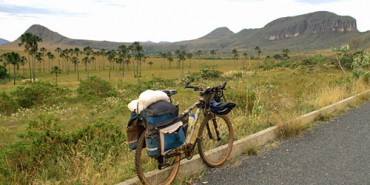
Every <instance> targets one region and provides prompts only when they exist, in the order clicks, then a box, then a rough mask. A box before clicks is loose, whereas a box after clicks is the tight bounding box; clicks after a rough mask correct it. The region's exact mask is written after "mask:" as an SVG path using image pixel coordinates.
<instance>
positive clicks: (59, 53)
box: [55, 47, 62, 68]
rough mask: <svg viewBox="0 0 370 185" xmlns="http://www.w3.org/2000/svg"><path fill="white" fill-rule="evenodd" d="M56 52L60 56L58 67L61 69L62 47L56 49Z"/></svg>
mask: <svg viewBox="0 0 370 185" xmlns="http://www.w3.org/2000/svg"><path fill="white" fill-rule="evenodd" d="M55 52H56V53H58V56H59V63H58V67H59V68H61V66H60V58H61V57H62V56H61V54H62V49H61V48H60V47H57V48H56V49H55Z"/></svg>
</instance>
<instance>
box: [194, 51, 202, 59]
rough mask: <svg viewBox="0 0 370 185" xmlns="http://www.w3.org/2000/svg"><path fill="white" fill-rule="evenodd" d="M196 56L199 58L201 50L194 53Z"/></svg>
mask: <svg viewBox="0 0 370 185" xmlns="http://www.w3.org/2000/svg"><path fill="white" fill-rule="evenodd" d="M195 55H196V56H198V57H199V58H200V56H201V55H202V50H198V51H197V52H196V53H195Z"/></svg>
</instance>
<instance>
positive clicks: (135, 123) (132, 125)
mask: <svg viewBox="0 0 370 185" xmlns="http://www.w3.org/2000/svg"><path fill="white" fill-rule="evenodd" d="M144 130H145V128H144V127H143V126H142V125H141V119H140V118H139V115H137V114H136V113H135V112H132V113H131V117H130V120H129V122H128V125H127V128H126V135H127V142H128V147H129V148H130V149H131V150H135V149H136V145H137V142H138V140H139V137H140V136H141V134H142V133H143V132H144ZM144 147H145V146H144Z"/></svg>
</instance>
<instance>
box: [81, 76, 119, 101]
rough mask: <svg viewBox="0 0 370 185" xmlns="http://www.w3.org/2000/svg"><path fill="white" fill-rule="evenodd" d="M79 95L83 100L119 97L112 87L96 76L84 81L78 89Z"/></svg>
mask: <svg viewBox="0 0 370 185" xmlns="http://www.w3.org/2000/svg"><path fill="white" fill-rule="evenodd" d="M77 94H78V96H79V97H82V98H87V99H90V98H96V97H100V98H106V97H110V96H117V91H116V90H114V89H113V87H112V85H111V84H110V83H109V82H107V81H105V80H103V79H101V78H99V77H96V76H92V77H89V78H88V79H86V80H82V81H81V83H80V86H79V87H78V88H77Z"/></svg>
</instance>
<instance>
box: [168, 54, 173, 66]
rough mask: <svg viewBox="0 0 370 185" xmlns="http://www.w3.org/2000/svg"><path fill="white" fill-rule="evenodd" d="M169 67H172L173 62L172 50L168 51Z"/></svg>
mask: <svg viewBox="0 0 370 185" xmlns="http://www.w3.org/2000/svg"><path fill="white" fill-rule="evenodd" d="M167 60H168V69H171V63H172V62H173V56H172V53H171V52H167Z"/></svg>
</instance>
